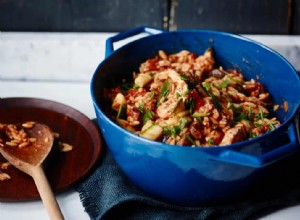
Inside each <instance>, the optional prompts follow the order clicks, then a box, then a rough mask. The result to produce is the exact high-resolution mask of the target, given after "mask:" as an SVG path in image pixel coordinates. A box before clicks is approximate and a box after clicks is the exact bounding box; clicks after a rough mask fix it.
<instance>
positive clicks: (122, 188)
mask: <svg viewBox="0 0 300 220" xmlns="http://www.w3.org/2000/svg"><path fill="white" fill-rule="evenodd" d="M103 148H104V149H103V152H102V155H101V157H100V159H99V162H98V164H97V165H96V167H95V169H94V170H93V172H92V173H91V174H90V176H88V177H86V178H85V179H84V180H83V181H82V182H80V183H79V184H78V186H77V187H76V189H77V191H78V192H79V194H80V198H81V201H82V204H83V206H84V208H85V211H86V212H87V213H88V214H89V216H90V218H91V219H116V220H117V219H124V220H125V219H133V220H135V219H141V220H142V219H147V220H148V219H150V220H152V219H155V220H158V219H164V220H165V219H199V220H202V219H220V220H221V219H224V220H225V219H226V220H228V219H229V220H230V219H235V220H236V219H256V218H258V217H261V216H264V215H266V214H268V213H270V212H274V211H276V210H279V209H281V208H284V207H287V206H291V205H295V204H299V203H300V166H299V161H300V154H299V153H296V154H294V155H292V156H290V157H289V158H287V159H284V160H283V161H281V162H279V163H278V164H276V165H275V167H274V168H275V169H276V166H281V165H282V163H285V165H286V166H285V167H286V169H279V170H281V171H280V173H278V175H275V176H274V178H273V179H269V180H268V181H267V182H264V183H263V184H261V185H260V186H259V187H256V188H255V189H254V190H253V191H252V192H249V194H247V195H245V196H244V197H243V199H241V200H239V201H235V202H231V203H229V204H223V205H217V206H202V207H182V206H177V205H173V204H170V203H166V202H162V201H159V200H157V199H155V198H152V197H151V196H149V195H147V194H145V193H143V192H142V191H141V190H139V189H138V188H137V187H135V186H134V185H133V184H131V183H130V181H129V180H128V179H127V178H126V176H125V175H124V174H123V173H122V171H121V170H120V169H119V167H118V165H117V164H116V162H115V161H114V159H113V158H112V156H111V154H110V152H109V150H108V149H107V147H106V146H105V144H104V146H103Z"/></svg>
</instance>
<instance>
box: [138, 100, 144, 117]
mask: <svg viewBox="0 0 300 220" xmlns="http://www.w3.org/2000/svg"><path fill="white" fill-rule="evenodd" d="M139 110H140V112H141V114H144V110H145V103H144V102H140V103H139Z"/></svg>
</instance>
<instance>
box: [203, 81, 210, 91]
mask: <svg viewBox="0 0 300 220" xmlns="http://www.w3.org/2000/svg"><path fill="white" fill-rule="evenodd" d="M203 86H204V88H205V90H206V91H209V89H210V84H209V83H208V82H205V83H204V85H203Z"/></svg>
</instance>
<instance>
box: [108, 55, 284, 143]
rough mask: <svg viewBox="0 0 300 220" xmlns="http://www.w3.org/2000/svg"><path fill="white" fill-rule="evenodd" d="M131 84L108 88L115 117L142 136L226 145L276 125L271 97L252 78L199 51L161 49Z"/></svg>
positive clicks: (248, 137)
mask: <svg viewBox="0 0 300 220" xmlns="http://www.w3.org/2000/svg"><path fill="white" fill-rule="evenodd" d="M133 79H134V82H132V83H130V82H126V81H124V83H123V84H122V85H119V86H117V87H114V88H112V89H109V91H108V92H107V93H106V97H107V98H108V99H109V100H110V101H111V102H112V105H111V109H112V110H113V111H112V112H113V113H112V114H111V113H110V115H112V117H113V119H114V120H115V121H116V122H117V123H118V124H119V125H121V126H122V127H123V128H125V129H127V130H129V131H131V132H134V133H135V134H137V135H140V136H142V137H145V138H148V139H151V140H156V141H162V142H165V143H168V144H173V145H188V146H203V147H207V146H214V145H220V146H223V145H228V144H232V143H235V142H239V141H243V140H247V139H251V138H254V137H256V136H260V135H262V134H264V133H266V132H268V131H271V130H274V129H275V128H276V127H278V126H279V125H280V122H279V120H277V119H276V118H274V117H270V112H269V109H272V108H271V107H272V106H271V102H270V95H269V93H268V92H267V91H266V89H265V88H264V86H263V85H262V84H261V83H260V82H257V81H256V80H254V79H250V80H248V81H247V80H246V79H245V78H244V77H243V75H242V74H241V73H240V72H238V71H237V70H234V69H226V70H225V69H223V68H222V67H215V60H214V57H213V51H212V49H208V50H206V51H205V53H204V54H202V55H197V54H195V53H192V52H189V51H186V50H183V51H180V52H178V53H175V54H166V53H165V52H164V51H159V52H158V55H157V56H156V57H154V58H151V59H148V60H146V61H145V62H144V63H142V64H141V65H140V67H139V73H133Z"/></svg>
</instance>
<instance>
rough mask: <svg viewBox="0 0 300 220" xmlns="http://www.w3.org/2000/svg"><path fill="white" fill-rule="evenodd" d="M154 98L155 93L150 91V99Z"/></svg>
mask: <svg viewBox="0 0 300 220" xmlns="http://www.w3.org/2000/svg"><path fill="white" fill-rule="evenodd" d="M154 97H155V92H154V91H152V92H151V99H154Z"/></svg>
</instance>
